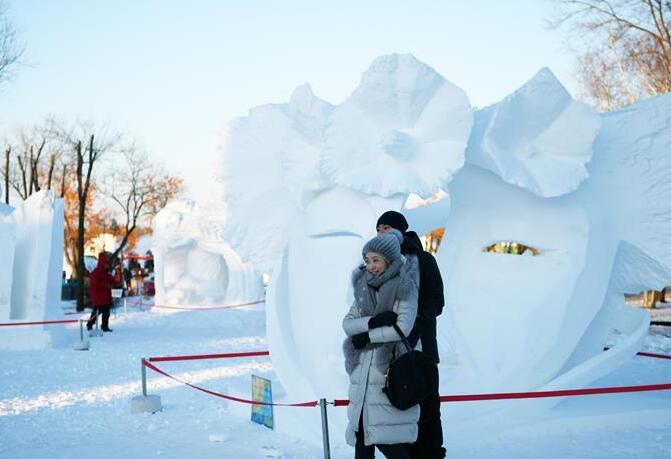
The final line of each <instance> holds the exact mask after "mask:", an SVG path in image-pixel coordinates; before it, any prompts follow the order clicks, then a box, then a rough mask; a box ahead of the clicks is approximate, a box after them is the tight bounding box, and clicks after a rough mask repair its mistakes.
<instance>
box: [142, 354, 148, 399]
mask: <svg viewBox="0 0 671 459" xmlns="http://www.w3.org/2000/svg"><path fill="white" fill-rule="evenodd" d="M145 362H146V360H145V359H144V357H142V359H141V360H140V366H141V367H142V395H144V396H145V397H146V396H147V367H146V366H145V365H144V363H145Z"/></svg>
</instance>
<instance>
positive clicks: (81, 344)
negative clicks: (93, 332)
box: [75, 319, 89, 351]
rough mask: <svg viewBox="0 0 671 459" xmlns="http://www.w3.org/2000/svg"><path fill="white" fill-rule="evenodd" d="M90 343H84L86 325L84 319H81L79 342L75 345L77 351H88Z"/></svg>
mask: <svg viewBox="0 0 671 459" xmlns="http://www.w3.org/2000/svg"><path fill="white" fill-rule="evenodd" d="M88 350H89V342H88V341H84V324H83V323H82V319H79V341H78V342H77V343H75V351H88Z"/></svg>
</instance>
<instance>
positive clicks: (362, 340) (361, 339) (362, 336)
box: [352, 332, 370, 349]
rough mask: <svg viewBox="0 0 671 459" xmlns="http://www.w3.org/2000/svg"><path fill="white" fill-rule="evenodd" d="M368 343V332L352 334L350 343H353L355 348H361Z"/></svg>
mask: <svg viewBox="0 0 671 459" xmlns="http://www.w3.org/2000/svg"><path fill="white" fill-rule="evenodd" d="M368 343H370V336H368V332H363V333H359V334H358V335H354V336H352V344H353V345H354V348H355V349H363V348H364V347H366V344H368Z"/></svg>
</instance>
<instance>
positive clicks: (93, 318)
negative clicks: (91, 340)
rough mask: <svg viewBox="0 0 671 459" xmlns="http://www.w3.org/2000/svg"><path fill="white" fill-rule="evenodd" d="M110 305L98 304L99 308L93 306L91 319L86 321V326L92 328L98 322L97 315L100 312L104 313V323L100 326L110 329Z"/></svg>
mask: <svg viewBox="0 0 671 459" xmlns="http://www.w3.org/2000/svg"><path fill="white" fill-rule="evenodd" d="M110 307H111V306H98V307H97V308H93V309H92V310H91V316H90V317H89V320H88V321H87V322H86V328H88V329H89V330H90V329H92V328H93V326H94V325H95V323H96V316H97V315H98V314H102V325H101V326H100V328H102V329H103V330H108V329H109V322H110Z"/></svg>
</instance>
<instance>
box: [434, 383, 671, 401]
mask: <svg viewBox="0 0 671 459" xmlns="http://www.w3.org/2000/svg"><path fill="white" fill-rule="evenodd" d="M653 390H671V383H668V384H650V385H645V386H618V387H595V388H588V389H563V390H546V391H537V392H501V393H494V394H464V395H441V396H440V401H441V402H448V403H449V402H472V401H478V400H510V399H521V398H546V397H566V396H576V395H597V394H619V393H623V392H646V391H653Z"/></svg>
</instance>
